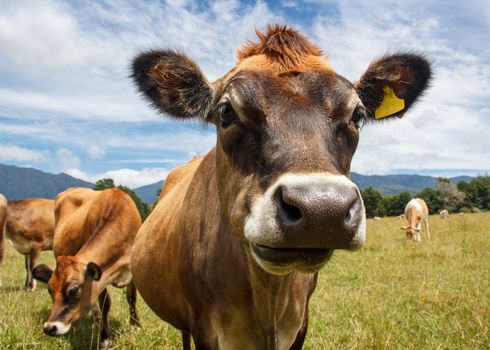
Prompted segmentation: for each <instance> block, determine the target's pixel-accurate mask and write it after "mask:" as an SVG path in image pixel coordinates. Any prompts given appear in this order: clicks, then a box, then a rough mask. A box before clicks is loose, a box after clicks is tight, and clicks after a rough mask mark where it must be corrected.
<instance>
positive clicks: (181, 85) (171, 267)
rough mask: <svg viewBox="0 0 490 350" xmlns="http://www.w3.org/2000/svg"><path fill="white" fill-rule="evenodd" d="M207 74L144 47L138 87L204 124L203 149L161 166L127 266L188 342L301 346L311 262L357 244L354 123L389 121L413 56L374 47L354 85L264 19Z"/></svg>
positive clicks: (417, 76) (174, 112)
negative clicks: (227, 67)
mask: <svg viewBox="0 0 490 350" xmlns="http://www.w3.org/2000/svg"><path fill="white" fill-rule="evenodd" d="M257 34H258V37H259V43H252V42H249V43H247V44H246V45H245V47H244V48H243V49H241V50H240V51H239V54H238V56H239V57H238V63H237V65H236V67H234V68H233V69H232V70H231V71H229V72H228V73H227V74H226V75H225V76H223V77H222V78H220V79H218V80H217V81H215V82H214V83H210V82H208V81H207V79H206V78H205V77H204V75H203V73H202V72H201V70H200V69H199V68H198V66H197V65H196V63H194V62H193V61H192V60H191V59H190V58H188V57H187V56H186V55H184V54H182V53H178V52H175V51H172V50H164V51H150V52H148V53H144V54H141V55H140V56H139V57H137V58H136V59H135V60H134V62H133V77H134V79H135V81H136V83H137V85H138V87H139V90H140V91H141V92H142V93H143V94H144V95H145V96H146V98H148V100H149V101H150V102H151V103H152V105H153V106H154V107H156V108H157V109H159V110H160V111H161V112H162V113H164V114H165V115H167V116H169V117H172V118H176V119H187V120H189V119H191V118H196V119H198V120H200V121H202V122H205V123H210V124H214V125H215V126H216V129H217V142H216V147H214V148H213V149H212V150H211V151H210V152H209V153H208V154H207V155H205V156H203V157H199V158H196V159H193V160H192V161H190V162H189V163H187V164H186V165H184V166H182V167H179V168H178V169H177V170H176V171H174V172H171V173H170V174H169V176H168V177H167V181H166V182H165V186H164V188H163V191H162V196H161V199H160V200H159V202H158V203H157V205H156V207H155V209H154V211H153V212H152V214H151V215H150V216H149V217H148V219H147V220H146V221H145V222H144V223H143V225H142V227H141V229H140V231H139V232H138V236H137V237H136V241H135V245H134V249H133V254H132V260H131V268H132V271H133V276H134V282H135V284H136V287H137V289H138V291H139V292H140V294H141V296H142V297H143V299H145V301H146V302H147V304H148V305H149V306H150V308H151V309H152V310H153V311H154V312H155V313H157V315H158V316H160V317H161V318H162V319H163V320H165V321H166V322H169V323H170V324H172V325H173V326H174V327H176V328H178V329H179V330H181V331H182V339H183V344H184V349H190V348H191V344H190V339H191V336H192V338H193V340H194V343H195V346H196V348H197V349H299V348H301V347H302V344H303V341H304V338H305V335H306V329H307V326H308V301H309V298H310V296H311V294H312V293H313V290H314V289H315V286H316V282H317V272H318V271H319V270H320V268H321V267H322V266H324V265H325V264H326V263H327V261H328V260H329V259H330V257H331V256H332V253H333V250H334V249H351V250H352V249H358V248H360V247H362V246H363V244H364V240H365V223H366V216H365V210H364V205H363V202H362V199H361V196H360V192H359V189H358V188H357V187H356V185H354V183H353V182H352V181H351V180H350V179H349V170H350V164H351V160H352V156H353V154H354V151H355V149H356V147H357V144H358V139H359V132H360V129H361V127H362V125H363V124H364V123H365V122H371V121H373V122H374V121H375V120H376V118H384V117H387V119H390V117H391V118H392V119H397V118H393V116H401V115H402V114H403V113H404V112H405V111H406V110H407V109H408V108H409V107H410V106H411V104H412V103H413V102H414V101H415V100H416V98H417V97H418V96H419V95H420V94H421V92H422V91H423V90H424V89H425V88H426V86H427V83H428V80H429V77H430V74H431V73H430V67H429V64H428V62H427V61H426V60H425V59H424V58H423V57H420V56H417V55H415V54H407V53H403V54H395V55H390V56H385V57H383V58H381V59H379V60H378V61H376V62H374V63H372V64H371V66H370V67H369V68H368V70H367V72H366V73H364V75H363V76H362V77H361V78H360V80H359V81H358V82H357V83H356V84H354V85H353V84H351V83H350V82H349V81H347V80H346V79H345V78H343V77H341V76H340V75H338V74H337V73H335V71H334V70H333V68H332V67H331V66H330V64H329V63H328V61H327V59H326V58H325V57H324V56H322V53H321V50H320V49H319V48H318V47H317V46H315V45H314V44H312V43H311V42H310V41H309V40H308V39H307V38H305V37H304V36H303V35H301V34H300V33H298V32H297V31H295V30H293V29H290V28H288V27H283V26H277V25H276V26H270V27H269V28H268V30H267V32H266V33H260V32H258V33H257Z"/></svg>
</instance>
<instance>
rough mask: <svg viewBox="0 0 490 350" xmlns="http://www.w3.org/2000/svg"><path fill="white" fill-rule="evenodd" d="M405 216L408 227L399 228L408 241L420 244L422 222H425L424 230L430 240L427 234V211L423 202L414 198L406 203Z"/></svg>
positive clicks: (428, 233)
mask: <svg viewBox="0 0 490 350" xmlns="http://www.w3.org/2000/svg"><path fill="white" fill-rule="evenodd" d="M405 216H406V217H407V220H408V225H407V226H403V227H401V229H402V230H405V233H406V235H407V238H408V239H412V240H414V241H417V242H420V241H421V240H422V239H421V237H420V231H422V225H421V223H422V221H424V222H425V230H426V232H427V239H429V238H430V232H429V209H428V208H427V204H425V201H424V200H423V199H420V198H414V199H412V200H411V201H410V202H408V204H407V206H406V207H405Z"/></svg>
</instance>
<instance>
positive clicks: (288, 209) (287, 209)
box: [277, 187, 303, 222]
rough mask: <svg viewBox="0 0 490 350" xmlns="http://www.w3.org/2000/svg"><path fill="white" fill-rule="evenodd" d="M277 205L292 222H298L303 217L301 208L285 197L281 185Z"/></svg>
mask: <svg viewBox="0 0 490 350" xmlns="http://www.w3.org/2000/svg"><path fill="white" fill-rule="evenodd" d="M288 202H289V203H288ZM277 205H278V209H280V210H281V211H282V213H283V214H284V216H285V217H286V218H287V219H288V220H289V221H291V222H298V221H299V220H301V218H302V217H303V213H302V212H301V210H300V209H299V208H298V207H297V206H295V205H294V204H293V203H291V201H288V199H287V198H285V197H284V192H283V190H282V188H281V187H280V188H279V189H278V192H277Z"/></svg>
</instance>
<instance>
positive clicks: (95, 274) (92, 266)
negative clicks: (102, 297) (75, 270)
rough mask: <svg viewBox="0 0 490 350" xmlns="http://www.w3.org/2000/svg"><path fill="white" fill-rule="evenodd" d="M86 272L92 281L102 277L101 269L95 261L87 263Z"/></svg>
mask: <svg viewBox="0 0 490 350" xmlns="http://www.w3.org/2000/svg"><path fill="white" fill-rule="evenodd" d="M86 274H87V275H88V276H89V277H90V278H92V279H93V280H94V281H98V280H100V278H101V277H102V269H101V268H100V266H99V265H97V264H96V263H94V262H89V263H88V264H87V270H86Z"/></svg>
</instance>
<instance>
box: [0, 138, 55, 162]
mask: <svg viewBox="0 0 490 350" xmlns="http://www.w3.org/2000/svg"><path fill="white" fill-rule="evenodd" d="M47 153H48V152H46V151H44V152H39V151H33V150H30V149H27V148H24V147H19V146H16V145H10V144H1V143H0V161H2V162H5V161H14V162H21V163H22V162H34V163H39V162H44V161H46V159H47V158H48V154H47Z"/></svg>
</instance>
